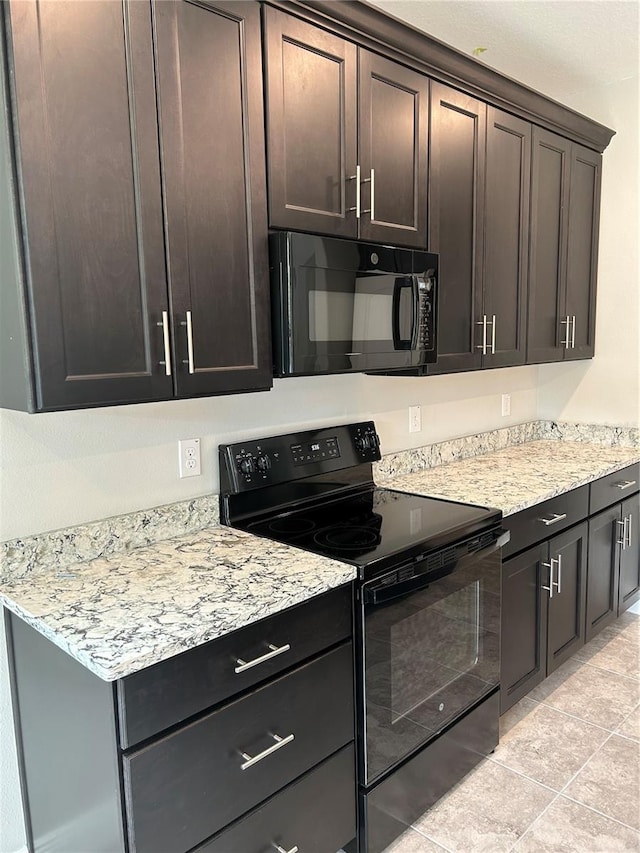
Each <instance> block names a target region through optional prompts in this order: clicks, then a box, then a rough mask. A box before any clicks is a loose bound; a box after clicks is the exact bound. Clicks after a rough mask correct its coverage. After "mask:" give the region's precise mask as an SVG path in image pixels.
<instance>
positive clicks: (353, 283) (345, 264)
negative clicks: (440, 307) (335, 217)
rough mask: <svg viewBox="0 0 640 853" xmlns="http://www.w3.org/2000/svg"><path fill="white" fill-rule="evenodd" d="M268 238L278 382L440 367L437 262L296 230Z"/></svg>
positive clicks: (434, 257) (425, 254)
mask: <svg viewBox="0 0 640 853" xmlns="http://www.w3.org/2000/svg"><path fill="white" fill-rule="evenodd" d="M269 239H270V247H269V249H270V266H271V288H272V289H271V295H272V316H273V348H274V373H275V375H276V376H308V375H310V374H316V373H347V372H367V373H370V372H376V371H380V372H387V371H393V370H402V369H407V368H413V367H420V366H421V365H425V364H428V363H430V362H433V361H435V360H436V357H437V341H436V336H437V332H436V329H437V321H436V317H437V292H438V256H437V255H434V254H432V253H430V252H420V251H415V250H413V249H401V248H396V247H393V246H378V245H374V244H371V243H362V242H356V241H353V240H343V239H336V238H333V237H320V236H317V235H315V234H300V233H297V232H292V231H282V232H277V233H276V232H274V233H272V234H271V235H270V238H269Z"/></svg>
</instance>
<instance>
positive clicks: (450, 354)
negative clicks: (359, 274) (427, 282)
mask: <svg viewBox="0 0 640 853" xmlns="http://www.w3.org/2000/svg"><path fill="white" fill-rule="evenodd" d="M486 113H487V107H486V104H484V103H482V102H481V101H478V100H476V99H475V98H472V97H470V96H468V95H465V94H463V93H462V92H458V91H457V90H455V89H450V88H449V87H447V86H442V85H441V84H437V83H432V85H431V120H430V123H431V158H430V163H429V249H430V251H433V252H437V253H438V254H439V255H440V293H439V304H438V362H437V364H434V365H430V366H429V370H428V372H429V373H441V372H445V371H452V370H472V369H475V368H478V367H481V365H482V332H481V327H482V323H483V321H482V265H483V230H484V185H485V162H486V156H485V139H486ZM478 324H480V325H478Z"/></svg>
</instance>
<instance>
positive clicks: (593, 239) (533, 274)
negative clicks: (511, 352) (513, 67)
mask: <svg viewBox="0 0 640 853" xmlns="http://www.w3.org/2000/svg"><path fill="white" fill-rule="evenodd" d="M601 162H602V157H601V155H600V154H597V153H596V152H594V151H590V150H589V149H586V148H583V147H581V146H579V145H577V144H576V143H571V142H569V141H568V140H567V139H564V138H562V137H560V136H557V135H556V134H554V133H550V132H549V131H545V130H541V129H540V128H534V132H533V153H532V181H531V243H530V246H531V248H530V255H529V320H528V333H527V341H528V343H527V361H528V363H536V362H545V361H562V360H563V359H576V358H590V357H592V356H593V353H594V336H595V300H596V273H597V254H598V252H597V249H598V227H599V211H600V179H601V178H600V174H601Z"/></svg>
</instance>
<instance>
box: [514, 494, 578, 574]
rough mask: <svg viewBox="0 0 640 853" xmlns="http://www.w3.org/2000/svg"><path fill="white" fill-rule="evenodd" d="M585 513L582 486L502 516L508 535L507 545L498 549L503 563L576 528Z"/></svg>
mask: <svg viewBox="0 0 640 853" xmlns="http://www.w3.org/2000/svg"><path fill="white" fill-rule="evenodd" d="M588 512H589V486H588V485H585V486H580V487H579V488H577V489H572V490H571V491H570V492H565V493H564V494H562V495H558V496H557V497H555V498H550V499H549V500H548V501H543V502H542V503H539V504H536V505H535V506H531V507H528V508H527V509H523V510H522V512H516V513H514V515H508V516H506V518H504V519H503V521H502V524H503V526H504V527H505V528H506V529H507V530H509V531H510V532H511V541H510V542H508V543H507V545H505V547H504V548H503V549H502V557H503V559H506V558H507V557H510V556H511V555H512V554H515V553H517V552H518V551H522V550H524V549H525V548H529V547H530V546H531V545H535V543H536V542H542V541H543V539H548V538H549V537H550V536H555V534H556V533H558V532H559V531H560V530H565V529H566V528H567V527H571V525H572V524H577V523H578V522H579V521H582V520H583V519H584V518H586V517H587V515H588Z"/></svg>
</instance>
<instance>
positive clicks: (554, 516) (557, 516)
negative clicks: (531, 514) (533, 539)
mask: <svg viewBox="0 0 640 853" xmlns="http://www.w3.org/2000/svg"><path fill="white" fill-rule="evenodd" d="M566 517H567V513H566V512H552V513H551V518H539V519H538V521H541V522H542V523H543V524H544V525H545V526H546V527H549V526H550V525H551V524H556V523H557V522H558V521H562V519H563V518H566Z"/></svg>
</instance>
